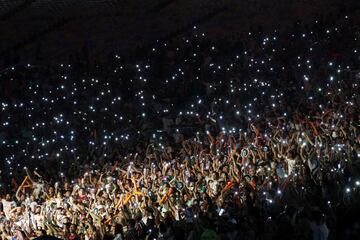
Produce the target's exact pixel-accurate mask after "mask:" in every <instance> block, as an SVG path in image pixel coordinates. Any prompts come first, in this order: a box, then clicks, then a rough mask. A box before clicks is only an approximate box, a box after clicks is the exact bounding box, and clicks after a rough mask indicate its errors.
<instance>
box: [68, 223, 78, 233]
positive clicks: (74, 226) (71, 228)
mask: <svg viewBox="0 0 360 240" xmlns="http://www.w3.org/2000/svg"><path fill="white" fill-rule="evenodd" d="M76 229H77V227H76V225H75V224H71V225H70V228H69V231H70V233H76Z"/></svg>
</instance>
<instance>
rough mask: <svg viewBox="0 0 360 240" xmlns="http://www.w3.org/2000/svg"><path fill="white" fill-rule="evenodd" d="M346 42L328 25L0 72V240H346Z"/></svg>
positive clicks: (350, 103) (353, 87)
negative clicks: (48, 239) (44, 239)
mask: <svg viewBox="0 0 360 240" xmlns="http://www.w3.org/2000/svg"><path fill="white" fill-rule="evenodd" d="M358 37H359V31H358V25H356V24H355V23H354V22H353V21H352V19H351V17H349V16H344V15H336V16H335V15H330V16H327V17H326V18H325V17H322V18H319V19H318V20H316V21H315V22H312V23H306V24H305V23H301V22H296V23H295V24H294V25H293V27H292V28H290V29H282V30H274V31H271V32H266V31H263V30H262V29H261V28H257V29H256V30H255V29H251V30H250V31H249V32H248V33H246V35H244V36H241V38H240V37H237V38H234V39H222V40H219V41H217V42H213V41H211V40H209V39H208V38H207V37H206V34H205V33H202V32H201V31H199V30H198V29H197V28H196V27H194V29H193V33H192V34H191V36H185V37H182V38H179V39H175V40H172V41H168V42H164V43H160V42H158V43H157V44H155V45H154V46H153V47H152V48H150V49H149V50H146V49H139V51H138V53H137V54H136V57H134V58H132V59H130V58H124V57H121V56H119V55H116V54H114V55H112V56H111V57H109V60H108V61H106V62H95V63H94V62H92V61H90V59H91V57H89V56H88V55H87V54H86V50H84V51H83V54H82V56H81V57H79V56H75V55H74V56H72V57H71V58H70V60H69V62H68V63H66V64H65V63H64V64H60V65H56V66H54V65H51V66H46V67H44V66H33V65H31V64H27V65H24V66H13V67H10V68H9V69H7V70H4V71H2V72H1V76H0V81H1V82H2V83H1V85H0V94H1V110H0V111H1V114H0V124H1V126H0V154H1V159H2V162H1V163H0V164H1V179H0V181H1V185H2V187H1V189H2V194H3V197H2V200H1V208H0V210H1V211H0V214H1V223H0V233H1V238H2V239H28V238H32V237H37V236H55V237H59V238H62V239H117V240H119V239H189V240H190V239H338V238H340V237H341V238H343V239H355V238H356V234H357V232H358V231H359V227H360V225H359V218H358V216H357V213H359V209H360V208H359V203H360V201H359V197H360V172H359V170H360V169H359V166H360V161H359V160H360V135H359V132H358V131H359V129H358V128H359V123H360V122H359V110H358V107H357V106H358V105H359V103H360V102H359V100H360V99H359V84H358V81H359V76H358V73H357V71H356V70H357V69H358V66H359V61H360V59H359V56H360V55H359V51H360V50H358V47H359V40H358Z"/></svg>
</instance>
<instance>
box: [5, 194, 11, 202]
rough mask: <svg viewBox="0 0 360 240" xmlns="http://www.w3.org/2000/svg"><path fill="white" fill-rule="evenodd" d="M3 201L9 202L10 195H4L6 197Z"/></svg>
mask: <svg viewBox="0 0 360 240" xmlns="http://www.w3.org/2000/svg"><path fill="white" fill-rule="evenodd" d="M5 200H6V201H10V200H11V195H10V194H9V193H8V194H6V196H5Z"/></svg>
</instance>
